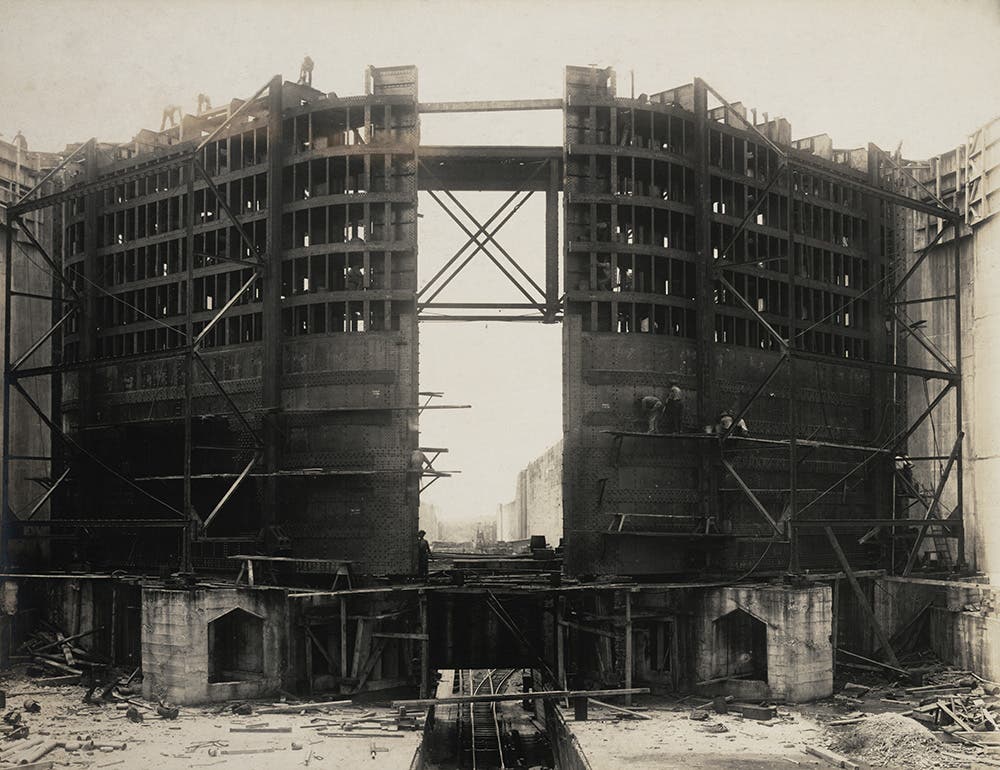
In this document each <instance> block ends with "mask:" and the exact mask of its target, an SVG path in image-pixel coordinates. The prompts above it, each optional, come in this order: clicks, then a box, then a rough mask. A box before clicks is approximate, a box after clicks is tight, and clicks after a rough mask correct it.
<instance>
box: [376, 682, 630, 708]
mask: <svg viewBox="0 0 1000 770" xmlns="http://www.w3.org/2000/svg"><path fill="white" fill-rule="evenodd" d="M648 694H649V688H648V687H633V688H631V689H628V690H626V689H625V688H620V689H617V690H536V691H535V692H516V693H497V694H495V695H456V696H454V697H452V698H417V699H416V700H394V701H393V702H392V707H393V708H397V707H399V706H406V708H410V707H411V706H413V707H415V708H416V707H421V708H423V707H426V706H447V705H449V704H452V703H501V702H509V701H518V700H558V699H559V698H594V697H597V696H600V697H602V698H610V697H613V696H616V695H648Z"/></svg>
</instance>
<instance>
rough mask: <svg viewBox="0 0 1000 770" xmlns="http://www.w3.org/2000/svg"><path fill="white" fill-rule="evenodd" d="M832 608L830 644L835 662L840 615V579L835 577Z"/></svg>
mask: <svg viewBox="0 0 1000 770" xmlns="http://www.w3.org/2000/svg"><path fill="white" fill-rule="evenodd" d="M832 604H833V607H832V610H831V612H832V615H833V618H832V620H831V626H832V627H831V629H830V644H831V646H832V647H833V659H834V661H836V660H837V618H838V616H839V615H840V578H839V577H835V578H834V579H833V602H832Z"/></svg>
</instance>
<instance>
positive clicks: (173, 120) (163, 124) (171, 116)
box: [160, 104, 182, 131]
mask: <svg viewBox="0 0 1000 770" xmlns="http://www.w3.org/2000/svg"><path fill="white" fill-rule="evenodd" d="M181 115H182V112H181V108H180V107H178V106H177V105H176V104H168V105H167V106H166V107H164V108H163V119H162V120H161V121H160V130H161V131H164V130H165V129H166V128H167V121H168V120H169V121H170V126H171V127H173V126H176V125H177V120H178V118H180V116H181Z"/></svg>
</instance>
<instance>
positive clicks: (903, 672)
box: [837, 647, 910, 676]
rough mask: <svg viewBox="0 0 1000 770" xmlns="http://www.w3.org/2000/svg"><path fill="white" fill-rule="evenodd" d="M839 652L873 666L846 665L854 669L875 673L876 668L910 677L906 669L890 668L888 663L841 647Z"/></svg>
mask: <svg viewBox="0 0 1000 770" xmlns="http://www.w3.org/2000/svg"><path fill="white" fill-rule="evenodd" d="M837 652H838V653H840V654H841V655H847V656H849V657H852V658H857V659H858V660H863V661H865V662H866V663H871V664H872V665H871V666H859V665H856V664H847V663H845V664H844V665H851V666H852V667H854V668H860V669H863V670H866V671H873V670H876V668H878V669H884V670H886V671H892V672H893V673H894V674H899V675H900V676H909V675H910V672H909V671H907V670H906V669H905V668H898V667H897V666H890V665H889V664H888V663H883V662H882V661H880V660H872V659H871V658H866V657H865V656H864V655H858V654H857V653H856V652H851V651H850V650H845V649H844V648H843V647H841V648H840V649H838V650H837Z"/></svg>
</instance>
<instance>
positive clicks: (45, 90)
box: [0, 0, 1000, 518]
mask: <svg viewBox="0 0 1000 770" xmlns="http://www.w3.org/2000/svg"><path fill="white" fill-rule="evenodd" d="M306 54H309V55H310V56H312V58H313V59H314V60H315V62H316V68H315V72H314V77H313V83H314V85H315V86H316V87H318V88H320V89H323V90H326V91H331V90H332V91H337V92H338V93H340V94H343V95H349V94H357V93H360V92H361V91H362V73H363V69H364V67H365V65H368V64H374V65H376V66H387V65H393V64H415V65H417V66H418V67H419V72H420V98H421V99H422V100H424V101H437V100H457V99H516V98H552V97H560V96H562V91H563V67H564V65H567V64H579V65H586V64H597V65H600V66H607V65H611V66H614V67H615V68H616V69H617V70H618V87H619V92H620V93H622V94H627V93H628V91H629V71H630V70H634V72H635V88H636V93H640V92H643V91H646V92H650V93H652V92H655V91H660V90H664V89H666V88H671V87H673V86H676V85H680V84H683V83H687V82H690V81H691V79H692V78H693V77H694V76H700V77H703V78H705V79H706V80H707V81H708V82H709V83H710V84H711V85H713V86H714V87H715V88H716V89H717V90H718V91H719V92H720V93H722V94H723V95H724V96H726V97H727V98H728V99H730V100H731V101H742V102H743V103H744V104H745V105H746V106H747V107H756V108H757V109H758V110H759V111H767V112H768V113H770V115H771V116H778V115H781V116H783V117H786V118H787V119H788V120H790V121H791V124H792V133H793V137H802V136H810V135H812V134H817V133H828V134H830V135H831V136H832V137H833V140H834V145H835V146H837V147H854V146H861V145H863V144H865V143H867V142H869V141H873V142H875V143H876V144H878V145H880V146H882V147H883V148H886V149H894V148H895V147H896V145H897V144H898V143H899V142H900V141H903V153H904V155H906V156H907V157H911V158H916V157H927V156H930V155H934V154H936V153H939V152H943V151H945V150H947V149H949V148H952V147H954V146H955V145H956V144H959V143H960V142H963V141H964V139H965V136H966V135H967V134H968V132H969V131H971V130H972V129H974V128H976V127H977V126H978V125H980V124H982V123H984V122H985V121H987V120H989V119H990V118H992V117H994V116H996V115H997V114H1000V98H998V96H1000V88H998V86H997V84H998V83H1000V2H998V0H967V1H965V2H962V1H960V0H934V1H933V2H931V1H929V0H874V1H873V0H864V1H862V0H840V2H828V1H824V0H812V1H811V2H802V0H756V2H739V1H738V0H731V1H730V2H718V1H715V2H693V1H691V0H688V1H687V2H676V1H673V0H659V2H650V1H645V2H644V1H641V0H617V1H616V2H614V3H611V2H607V0H604V2H600V3H598V2H593V1H591V0H576V1H575V2H570V1H568V0H565V1H559V2H556V1H554V0H547V1H546V2H539V0H531V1H527V0H517V1H516V2H515V1H510V0H491V2H472V1H471V0H465V2H460V1H459V0H451V1H450V2H437V1H435V2H413V1H406V2H404V1H403V0H366V1H365V2H352V1H345V2H320V1H319V0H298V1H297V2H294V1H291V0H285V1H283V2H277V0H274V1H272V2H262V1H261V0H214V2H211V3H206V2H204V0H197V1H196V0H172V1H170V2H162V1H159V2H153V1H152V0H145V1H143V0H128V1H127V2H122V1H121V0H102V1H101V2H93V0H0V77H2V80H0V134H2V135H3V136H4V137H5V138H6V139H8V140H9V139H10V138H11V137H13V135H14V134H15V132H16V131H18V130H22V131H23V132H24V134H25V136H26V137H27V139H28V143H29V148H30V149H38V150H57V149H60V148H62V147H63V146H64V145H65V144H66V143H68V142H75V141H81V140H83V139H86V138H89V137H91V136H97V137H98V138H99V139H101V140H105V141H122V140H126V139H128V138H130V137H131V136H133V135H134V134H135V133H136V131H137V130H138V129H139V128H142V127H150V128H157V127H158V123H159V119H160V113H161V111H162V108H163V105H165V104H168V103H171V104H180V105H182V106H183V107H184V108H185V109H186V110H187V111H191V112H193V111H194V108H195V101H196V95H197V94H198V92H199V91H203V92H205V93H207V94H209V95H210V96H211V97H212V99H213V101H214V103H215V104H216V105H219V104H222V103H224V102H225V101H227V100H228V99H230V98H235V97H246V96H248V95H250V94H251V93H253V92H254V91H256V90H257V88H259V87H260V86H261V85H263V84H264V83H265V82H266V81H267V80H268V79H269V78H270V77H271V76H273V75H274V74H276V73H281V74H283V75H284V76H285V78H286V79H291V80H294V79H295V78H296V77H297V75H298V67H299V63H300V61H301V60H302V58H303V56H305V55H306ZM560 134H561V118H560V116H559V115H558V113H555V114H543V113H522V114H510V115H487V116H468V117H464V116H463V117H461V118H450V117H445V118H442V116H426V117H425V118H424V119H423V122H422V141H423V142H424V143H425V144H549V145H558V144H561V135H560ZM464 199H466V200H468V201H469V205H470V207H471V208H472V209H473V211H474V212H476V213H477V214H479V215H481V216H488V215H489V213H491V212H492V209H493V207H494V206H495V205H496V204H497V203H498V202H499V201H498V200H497V197H496V196H491V195H487V194H478V195H475V196H464ZM421 211H422V212H423V213H424V215H425V216H424V218H423V219H421V222H420V248H421V266H422V268H421V272H422V274H423V276H424V278H426V277H427V276H428V273H429V270H430V269H431V265H432V264H439V263H440V262H441V261H442V260H443V259H445V258H447V257H448V256H450V254H451V253H452V252H453V251H454V250H455V249H456V248H457V247H458V246H459V245H460V242H461V237H460V236H461V234H460V232H459V231H458V230H457V229H456V228H455V227H454V225H452V224H451V223H450V222H448V221H447V220H446V219H445V217H444V214H442V213H439V212H438V211H437V207H436V205H435V204H434V203H433V201H430V200H429V199H427V200H423V199H422V200H421ZM542 221H543V220H542V210H541V200H540V199H539V200H537V201H536V200H533V201H531V202H530V203H529V205H528V206H526V207H525V209H523V210H522V211H521V213H519V214H518V215H517V216H516V217H515V218H514V219H512V220H511V222H510V223H509V224H508V225H507V227H506V228H505V229H504V231H503V237H502V238H501V242H502V243H504V245H505V246H506V247H507V248H508V250H509V251H510V252H511V254H512V255H514V256H515V257H516V258H518V259H519V260H523V262H524V264H525V266H526V267H527V268H528V269H529V270H530V271H531V272H532V273H533V274H534V275H536V276H540V275H541V266H542V250H543V240H542V237H543V230H542ZM479 260H482V257H481V256H480V257H477V261H479ZM474 264H475V263H474ZM491 270H492V268H490V267H489V265H488V264H487V263H485V262H484V266H483V267H482V268H481V269H480V270H479V271H478V272H470V273H469V274H468V275H467V276H463V278H462V279H461V281H456V282H455V284H454V287H453V290H451V289H450V290H449V292H448V294H447V295H442V297H441V299H445V298H448V299H451V300H454V301H474V300H479V299H501V300H506V299H514V298H516V295H514V294H511V293H509V291H508V290H507V288H506V287H503V286H502V285H501V284H500V283H497V282H496V281H494V280H493V278H492V276H493V275H494V272H495V271H494V272H491ZM560 346H561V341H560V329H559V328H558V327H541V326H536V325H520V324H499V323H492V324H489V326H488V328H484V326H483V325H481V324H476V325H465V326H459V325H451V324H449V325H447V326H446V325H443V324H434V325H431V324H423V325H422V327H421V351H420V352H421V358H422V366H421V369H422V382H421V388H422V389H425V390H443V391H446V392H447V396H446V400H447V401H448V402H450V403H473V404H474V405H475V408H474V409H472V410H463V411H460V412H448V413H440V412H439V413H425V416H424V419H423V421H422V437H421V442H422V443H423V444H425V445H434V446H449V447H451V448H452V452H451V454H450V455H448V456H446V457H445V458H442V460H441V461H439V463H438V465H439V467H446V468H452V469H461V470H462V471H463V474H462V476H460V477H457V478H454V479H447V480H442V481H439V482H437V483H436V484H435V485H434V486H433V487H432V489H431V490H430V491H429V492H428V493H427V494H426V499H428V500H430V501H433V502H436V503H437V504H438V505H439V506H440V507H441V508H442V515H443V516H444V517H446V518H454V517H463V518H464V517H466V516H476V517H478V516H483V515H490V514H491V513H492V511H493V509H494V507H495V504H496V503H497V502H500V501H503V500H508V499H510V498H511V497H512V495H513V485H514V478H513V475H514V473H515V472H516V470H517V469H518V468H520V467H522V466H523V465H524V464H525V463H526V462H528V461H529V460H530V459H532V458H533V457H534V456H535V455H537V454H538V453H539V452H540V451H542V450H543V449H544V448H545V447H547V446H549V445H550V444H552V443H553V442H554V441H556V440H557V439H558V437H559V435H560V430H561V428H560V426H561V405H560V398H561V395H560V394H561V384H560V351H561V347H560Z"/></svg>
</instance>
